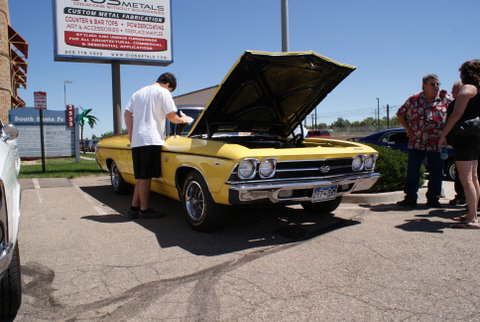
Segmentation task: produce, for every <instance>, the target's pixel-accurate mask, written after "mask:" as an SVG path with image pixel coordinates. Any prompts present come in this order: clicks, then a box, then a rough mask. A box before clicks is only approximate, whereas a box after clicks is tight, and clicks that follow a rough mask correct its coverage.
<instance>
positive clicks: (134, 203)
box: [132, 179, 140, 208]
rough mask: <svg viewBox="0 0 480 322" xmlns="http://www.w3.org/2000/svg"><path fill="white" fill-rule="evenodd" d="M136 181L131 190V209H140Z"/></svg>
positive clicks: (138, 190) (138, 189)
mask: <svg viewBox="0 0 480 322" xmlns="http://www.w3.org/2000/svg"><path fill="white" fill-rule="evenodd" d="M137 183H138V179H137V182H136V183H135V188H134V189H133V197H132V207H136V208H138V207H140V193H139V192H140V188H139V186H138V184H137Z"/></svg>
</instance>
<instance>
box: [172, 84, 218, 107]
mask: <svg viewBox="0 0 480 322" xmlns="http://www.w3.org/2000/svg"><path fill="white" fill-rule="evenodd" d="M217 89H218V85H214V86H210V87H206V88H203V89H199V90H196V91H193V92H189V93H185V94H182V95H178V96H175V97H174V98H173V99H174V101H175V104H177V105H185V104H188V105H201V106H206V105H207V104H208V103H209V102H210V99H211V98H212V97H213V95H214V94H215V93H216V91H217Z"/></svg>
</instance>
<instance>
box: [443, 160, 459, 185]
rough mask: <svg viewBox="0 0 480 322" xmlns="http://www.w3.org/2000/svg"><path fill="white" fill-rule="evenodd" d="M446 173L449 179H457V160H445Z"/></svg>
mask: <svg viewBox="0 0 480 322" xmlns="http://www.w3.org/2000/svg"><path fill="white" fill-rule="evenodd" d="M445 174H446V176H447V179H449V180H452V181H455V177H456V176H457V170H456V167H455V161H453V160H447V161H445Z"/></svg>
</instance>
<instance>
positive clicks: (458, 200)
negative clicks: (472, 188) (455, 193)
mask: <svg viewBox="0 0 480 322" xmlns="http://www.w3.org/2000/svg"><path fill="white" fill-rule="evenodd" d="M448 204H449V205H450V206H464V205H466V204H467V201H466V200H465V199H462V198H457V197H455V198H453V199H452V200H450V201H449V202H448Z"/></svg>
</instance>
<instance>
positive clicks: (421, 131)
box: [397, 92, 451, 151]
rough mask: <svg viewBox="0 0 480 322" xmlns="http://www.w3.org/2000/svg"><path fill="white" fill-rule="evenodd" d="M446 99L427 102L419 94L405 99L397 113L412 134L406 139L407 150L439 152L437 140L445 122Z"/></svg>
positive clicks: (423, 96)
mask: <svg viewBox="0 0 480 322" xmlns="http://www.w3.org/2000/svg"><path fill="white" fill-rule="evenodd" d="M450 102H451V100H450V98H448V97H443V98H441V97H438V96H437V97H436V98H435V100H433V102H428V101H427V99H426V98H425V94H424V93H423V92H420V93H418V94H416V95H413V96H411V97H409V98H408V99H407V101H406V102H405V104H403V105H402V106H401V107H400V109H399V110H398V112H397V116H403V117H404V118H405V121H406V122H407V124H408V125H409V126H410V128H411V129H412V131H413V133H414V137H410V138H408V149H414V150H423V151H439V147H438V139H439V138H440V134H441V133H442V130H443V127H444V126H445V123H446V121H447V106H448V104H449V103H450Z"/></svg>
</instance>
